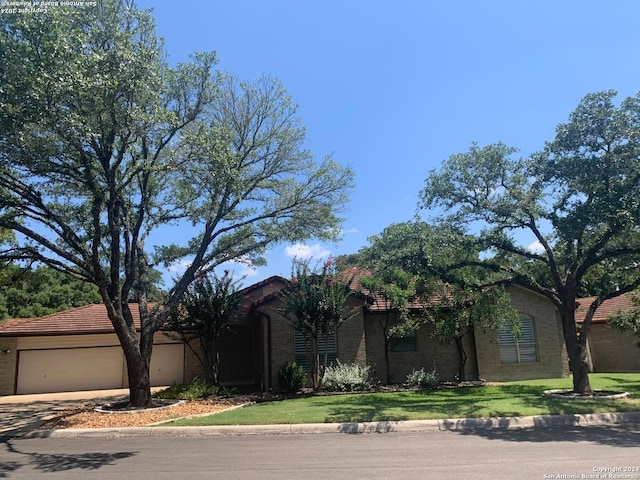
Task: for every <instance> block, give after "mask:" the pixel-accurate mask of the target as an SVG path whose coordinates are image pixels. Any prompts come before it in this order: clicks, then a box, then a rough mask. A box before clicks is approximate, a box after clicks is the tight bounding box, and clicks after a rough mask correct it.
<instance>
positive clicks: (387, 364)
mask: <svg viewBox="0 0 640 480" xmlns="http://www.w3.org/2000/svg"><path fill="white" fill-rule="evenodd" d="M390 344H391V339H390V338H388V337H387V336H386V335H385V338H384V366H385V371H386V373H387V385H389V384H391V372H389V370H390V363H391V362H390V361H389V345H390Z"/></svg>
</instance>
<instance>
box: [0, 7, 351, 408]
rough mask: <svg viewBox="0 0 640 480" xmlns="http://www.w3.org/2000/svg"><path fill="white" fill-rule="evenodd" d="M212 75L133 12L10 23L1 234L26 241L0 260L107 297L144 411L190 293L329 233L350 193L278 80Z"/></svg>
mask: <svg viewBox="0 0 640 480" xmlns="http://www.w3.org/2000/svg"><path fill="white" fill-rule="evenodd" d="M215 64H216V57H215V54H214V53H196V54H194V55H193V56H192V60H191V61H190V62H188V63H181V64H178V65H177V66H175V67H172V66H170V65H169V64H168V63H167V61H166V58H165V52H164V49H163V44H162V41H161V39H160V38H159V37H158V36H157V34H156V32H155V26H154V22H153V18H152V16H151V14H150V13H149V12H147V11H140V10H139V9H137V8H136V6H135V3H134V2H133V1H125V0H104V1H101V2H98V5H97V6H96V7H88V6H87V7H82V8H81V7H62V6H61V7H57V8H51V9H49V10H48V12H47V13H38V14H33V15H23V14H15V15H14V14H3V15H2V16H1V17H0V65H1V67H0V229H3V228H4V229H8V230H11V231H13V232H15V234H16V242H17V244H14V245H8V246H6V247H4V248H3V249H2V251H1V252H0V257H2V258H4V259H8V260H19V259H25V260H28V261H36V262H40V263H42V264H46V265H48V266H50V267H51V268H54V269H56V270H58V271H61V272H64V273H66V274H68V275H71V276H73V277H75V278H78V279H81V280H83V281H86V282H89V283H92V284H94V285H96V286H97V288H98V291H99V293H100V297H101V299H102V301H103V303H104V305H105V307H106V309H107V312H108V315H109V318H110V319H111V322H112V323H113V326H114V329H115V331H116V333H117V335H118V338H119V341H120V343H121V345H122V348H123V351H124V355H125V358H126V365H127V372H128V380H129V389H130V403H131V405H132V406H136V407H142V406H146V405H150V404H151V394H150V381H149V362H150V358H151V352H152V346H153V334H154V332H156V331H157V330H158V329H159V328H160V327H161V326H162V325H163V324H164V323H165V321H166V320H167V316H168V314H169V311H170V310H171V308H173V307H175V306H176V305H177V304H178V303H179V302H180V299H181V297H182V295H183V294H184V292H185V291H186V289H187V287H188V286H189V284H191V282H192V281H193V280H194V279H196V278H198V277H199V276H201V275H203V274H204V273H206V272H207V271H210V270H211V269H213V268H215V267H216V266H217V265H219V264H221V263H224V262H227V261H229V260H233V259H236V260H238V259H239V260H242V261H244V262H253V263H256V262H260V261H262V253H263V252H264V251H265V249H266V248H267V247H269V246H271V245H272V244H274V243H275V242H279V241H295V240H300V239H305V238H309V237H318V238H330V237H333V236H334V235H335V232H337V231H338V230H339V228H338V227H339V223H340V219H339V218H338V216H337V215H338V214H339V211H340V208H341V207H342V206H343V205H344V204H345V202H346V200H347V198H346V192H347V191H348V189H349V188H350V186H351V182H352V172H351V171H350V170H349V169H347V168H344V167H342V166H340V165H338V164H336V163H335V162H334V161H332V160H331V159H330V158H326V159H325V160H323V161H321V162H316V161H315V160H314V157H313V155H312V154H311V153H310V152H309V151H307V150H305V149H304V146H303V144H304V141H305V130H304V128H303V127H302V125H301V123H300V119H299V117H298V116H297V114H296V106H295V105H294V104H293V103H292V101H291V99H290V97H289V96H288V95H287V93H286V91H285V90H284V88H283V87H282V85H281V84H280V83H279V82H278V81H277V80H275V79H272V78H263V79H260V80H257V81H255V82H252V83H242V82H239V81H238V80H237V79H235V78H234V77H233V76H232V75H223V74H220V73H216V72H215V71H214V66H215ZM172 238H175V239H177V240H174V241H172V240H171V239H172ZM175 262H181V263H183V264H185V265H186V268H185V270H184V271H183V272H182V273H180V274H179V275H178V276H177V278H176V279H175V283H174V284H173V285H172V286H171V287H170V288H169V290H168V292H167V293H166V295H165V296H164V297H163V298H162V299H161V301H160V302H158V303H157V304H156V305H155V306H154V307H153V308H151V307H150V306H149V303H148V300H149V291H150V288H151V284H152V280H151V277H150V272H151V271H152V269H153V268H155V267H161V266H167V265H170V264H172V263H175ZM132 300H133V301H135V302H136V303H137V304H138V307H137V308H139V310H140V317H141V322H142V325H141V331H140V332H137V331H136V328H135V326H134V323H133V315H132V312H131V310H130V308H131V307H130V305H131V304H130V303H129V302H130V301H132Z"/></svg>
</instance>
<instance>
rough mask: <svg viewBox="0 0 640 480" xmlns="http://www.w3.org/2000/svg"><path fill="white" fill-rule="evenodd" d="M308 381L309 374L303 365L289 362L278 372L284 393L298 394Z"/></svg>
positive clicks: (279, 382)
mask: <svg viewBox="0 0 640 480" xmlns="http://www.w3.org/2000/svg"><path fill="white" fill-rule="evenodd" d="M306 380H307V374H306V373H305V371H304V367H303V366H302V365H299V364H297V363H296V362H287V363H285V364H284V365H282V366H281V367H280V370H278V384H279V385H280V390H281V391H283V392H289V393H293V392H297V391H298V390H300V389H301V388H302V387H304V383H305V382H306Z"/></svg>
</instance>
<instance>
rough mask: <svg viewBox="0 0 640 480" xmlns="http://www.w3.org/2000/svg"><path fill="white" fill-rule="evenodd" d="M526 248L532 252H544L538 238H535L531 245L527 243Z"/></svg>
mask: <svg viewBox="0 0 640 480" xmlns="http://www.w3.org/2000/svg"><path fill="white" fill-rule="evenodd" d="M527 250H529V251H530V252H532V253H544V247H543V246H542V244H541V243H540V242H539V241H538V240H536V241H535V242H533V243H532V244H531V245H529V246H528V247H527Z"/></svg>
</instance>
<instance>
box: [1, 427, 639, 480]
mask: <svg viewBox="0 0 640 480" xmlns="http://www.w3.org/2000/svg"><path fill="white" fill-rule="evenodd" d="M639 441H640V425H628V424H627V425H616V426H598V427H563V428H542V429H535V430H500V429H494V430H482V431H476V432H459V433H454V432H426V433H416V434H400V433H387V434H365V435H348V434H317V435H278V436H266V435H265V436H263V435H260V436H258V435H247V436H233V437H232V436H228V437H194V438H191V437H181V438H175V437H174V438H171V437H154V438H150V437H145V438H121V439H114V438H82V439H66V438H60V439H54V438H50V439H11V440H6V441H4V442H2V443H0V478H11V479H33V478H45V479H63V478H64V479H65V480H75V479H91V480H93V479H105V480H106V479H110V480H111V479H119V480H128V479H134V480H150V479H154V480H165V479H167V480H168V479H172V480H173V479H176V478H179V479H181V480H183V479H185V480H193V479H211V478H224V479H225V480H233V479H249V478H251V479H284V480H287V479H305V480H312V479H345V478H346V479H349V480H356V479H385V480H392V479H405V480H406V479H443V480H449V479H463V478H472V479H479V480H483V479H491V480H495V479H560V478H600V479H603V478H605V479H606V478H637V479H640V471H636V472H634V471H630V472H621V471H617V472H616V471H614V470H617V469H625V468H628V467H632V468H633V467H637V468H640V447H639V446H638V442H639ZM607 469H608V470H607ZM607 471H608V472H609V473H607ZM623 473H624V474H626V475H629V477H622V476H619V475H622V474H623ZM572 475H573V476H572ZM596 475H599V477H597V476H596ZM608 475H609V476H608ZM617 475H618V476H617Z"/></svg>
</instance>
